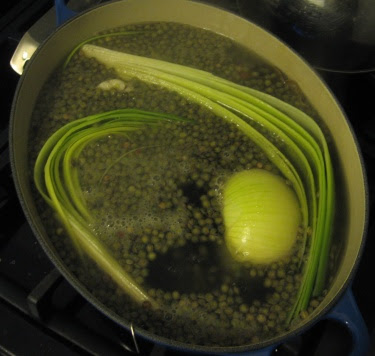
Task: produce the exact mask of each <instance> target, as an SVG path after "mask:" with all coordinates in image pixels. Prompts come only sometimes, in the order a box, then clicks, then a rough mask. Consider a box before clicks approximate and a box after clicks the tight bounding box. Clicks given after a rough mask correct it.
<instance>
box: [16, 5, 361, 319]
mask: <svg viewBox="0 0 375 356" xmlns="http://www.w3.org/2000/svg"><path fill="white" fill-rule="evenodd" d="M177 2H179V4H178V5H177V4H176V3H177ZM145 21H174V22H181V23H186V24H190V25H194V26H198V27H203V28H206V29H209V30H212V31H215V32H218V33H221V34H223V35H224V36H227V37H230V38H232V39H233V40H235V41H237V42H239V43H241V44H242V45H244V46H246V47H248V48H250V49H251V50H253V51H255V52H256V53H257V54H259V55H260V56H261V57H263V58H265V59H266V60H267V61H268V62H269V63H271V64H272V65H274V66H276V67H278V68H279V69H280V70H281V71H282V72H284V73H285V74H286V75H287V76H288V77H289V78H290V79H292V80H294V81H295V82H296V83H298V85H299V86H300V88H301V90H302V91H303V93H304V94H305V95H306V96H307V97H308V99H309V101H310V103H311V104H312V105H313V107H314V108H315V109H316V110H317V111H318V113H319V115H320V116H321V118H322V119H323V120H324V121H325V123H326V125H327V126H328V128H329V130H330V132H331V133H332V136H333V139H334V141H335V146H336V150H337V153H338V155H337V160H338V164H339V166H340V171H341V172H342V175H343V176H342V177H341V178H342V181H343V189H344V192H343V195H344V196H345V198H346V199H347V204H346V205H347V207H348V208H347V209H348V211H347V212H346V216H347V221H346V229H345V230H344V236H341V237H340V238H341V239H342V240H343V241H346V242H347V244H346V248H345V250H344V253H343V258H342V263H341V266H340V269H339V271H338V274H337V277H336V279H335V280H334V281H333V283H332V286H331V288H330V290H329V293H328V295H327V297H326V298H325V300H324V301H323V303H322V304H321V305H320V307H318V309H317V310H316V311H315V313H314V314H313V315H312V316H315V315H316V314H318V313H319V312H321V311H322V310H323V308H325V307H326V306H327V305H328V304H329V303H330V301H331V300H332V299H333V298H334V297H335V296H336V295H337V293H338V292H339V291H341V289H342V287H343V286H344V285H345V284H346V282H347V280H348V278H349V275H350V272H351V270H352V269H353V266H354V264H355V262H356V259H357V257H358V253H359V251H360V247H361V241H362V235H363V231H364V227H365V215H366V214H365V202H366V197H365V187H364V177H363V174H364V173H363V168H362V166H361V161H360V159H359V156H358V151H357V146H356V143H355V140H354V138H353V135H352V133H351V130H350V127H349V125H348V124H347V122H346V120H345V118H344V116H343V113H342V112H341V110H340V108H339V106H338V105H337V103H336V102H335V100H334V98H333V97H332V95H331V93H330V92H329V90H328V89H327V88H326V87H325V85H324V84H323V82H322V81H321V80H320V79H319V78H318V76H317V75H316V74H315V73H314V71H313V70H312V69H311V68H310V67H309V66H308V65H307V64H306V63H304V62H303V61H302V60H301V59H300V58H299V57H298V56H297V55H296V54H295V53H293V52H292V51H291V50H289V49H288V48H287V47H286V46H285V45H284V44H282V43H281V42H279V41H278V40H276V39H275V38H274V37H273V36H271V35H270V34H269V33H267V32H265V31H263V30H261V29H260V28H259V27H257V26H255V25H253V24H250V23H249V22H247V21H246V20H244V19H241V18H239V17H237V16H234V15H232V14H230V13H228V12H225V11H223V10H220V9H216V8H212V7H209V6H206V5H202V4H199V3H194V2H190V1H183V0H133V1H132V0H130V1H119V2H114V3H109V4H107V5H105V6H102V7H98V8H96V9H94V10H93V11H91V12H89V13H86V14H84V15H82V16H80V17H79V19H77V20H73V21H71V22H69V23H67V24H66V25H64V26H63V28H62V29H60V31H58V32H56V33H55V34H54V35H53V36H52V37H50V38H49V40H47V42H46V43H45V44H44V45H43V46H42V47H41V48H40V49H39V50H38V51H37V52H36V54H35V58H33V60H32V61H31V63H30V66H29V68H28V69H27V70H26V71H25V72H24V76H23V78H22V85H21V87H20V90H19V93H18V98H17V102H16V103H15V104H16V105H15V111H14V114H13V127H12V130H13V131H12V140H13V144H12V147H15V146H16V150H15V151H14V152H12V153H13V155H14V162H15V166H16V168H17V180H18V184H19V189H21V195H22V196H23V198H24V200H26V202H28V207H29V208H30V207H32V203H31V202H32V198H31V193H30V189H29V188H28V187H29V183H28V175H27V137H28V129H29V121H30V116H31V112H32V109H33V106H34V104H35V101H36V99H37V94H38V92H39V91H40V89H41V86H42V85H43V83H44V81H45V80H46V79H47V78H48V76H49V75H50V73H51V72H52V70H53V69H55V68H56V66H57V65H58V64H60V63H61V62H62V60H63V58H64V57H65V56H66V55H67V53H69V51H70V50H71V49H72V48H73V47H74V45H75V44H77V43H79V42H81V41H82V40H84V39H86V38H88V37H89V36H90V35H92V34H93V33H96V32H98V31H102V30H105V29H108V28H113V27H116V26H122V25H125V24H129V23H137V22H145ZM19 103H22V105H19ZM35 212H36V210H35V208H34V210H33V209H32V208H31V209H30V213H31V214H33V215H36V214H35ZM39 232H40V233H41V234H43V233H44V232H43V231H39Z"/></svg>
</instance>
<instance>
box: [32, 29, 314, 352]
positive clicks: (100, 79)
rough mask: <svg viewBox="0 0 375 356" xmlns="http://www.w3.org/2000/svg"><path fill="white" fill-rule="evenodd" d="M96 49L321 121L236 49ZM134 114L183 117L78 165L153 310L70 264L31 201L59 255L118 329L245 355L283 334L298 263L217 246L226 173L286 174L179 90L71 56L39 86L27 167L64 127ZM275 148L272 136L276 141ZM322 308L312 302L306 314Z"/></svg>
mask: <svg viewBox="0 0 375 356" xmlns="http://www.w3.org/2000/svg"><path fill="white" fill-rule="evenodd" d="M118 31H134V33H133V34H128V35H126V36H113V37H111V36H108V37H105V38H100V39H97V40H96V41H93V44H97V45H100V46H105V47H107V48H110V49H115V50H119V51H125V52H128V53H133V54H137V55H141V56H146V57H151V58H158V59H163V60H166V61H171V62H175V63H179V64H183V65H186V66H192V67H195V68H199V69H203V70H205V71H209V72H211V73H213V74H215V75H218V76H221V77H223V78H226V79H229V80H231V81H233V82H236V83H239V84H241V85H246V86H249V87H251V88H254V89H258V90H261V91H263V92H266V93H269V94H272V95H274V96H276V97H278V98H280V99H282V100H284V101H287V102H289V103H291V104H292V105H294V106H296V107H298V108H300V109H301V110H303V111H305V112H307V113H309V114H310V115H312V116H315V117H316V114H315V113H314V111H313V109H312V108H311V107H310V106H309V104H308V102H307V100H306V99H305V98H304V96H303V95H302V93H301V92H300V91H299V89H298V86H297V85H296V84H295V83H294V82H292V81H290V80H288V78H286V77H285V75H284V74H283V73H281V72H280V71H279V70H278V69H276V68H273V67H271V66H269V65H268V64H267V63H265V62H264V61H262V60H261V59H260V58H258V57H257V56H256V55H255V54H253V53H250V52H249V51H248V50H246V49H244V48H242V47H241V46H239V45H237V44H236V43H234V42H233V41H231V40H230V39H228V38H225V37H223V36H220V35H217V34H214V33H212V32H209V31H206V30H202V29H197V28H193V27H190V26H186V25H181V24H176V23H148V24H137V25H130V26H126V27H124V28H121V29H113V30H111V31H110V32H118ZM122 108H137V109H142V110H149V111H156V112H165V113H169V114H175V115H178V116H180V117H184V118H187V119H190V120H191V121H189V122H185V121H184V122H169V123H167V124H165V123H163V124H160V125H152V126H149V127H147V126H146V127H145V128H143V129H142V130H137V131H134V132H130V133H129V134H128V135H122V136H120V135H109V136H108V137H105V138H101V139H99V140H97V141H95V142H93V143H91V144H89V145H88V146H87V147H85V149H84V150H83V151H82V153H81V155H80V157H79V159H78V160H77V162H75V164H76V166H77V167H78V171H79V179H80V184H81V187H82V190H83V192H84V198H85V201H86V203H87V206H88V208H89V209H90V211H91V212H92V214H93V215H94V216H95V217H96V222H95V224H94V225H93V226H92V229H93V231H95V233H96V235H97V236H98V237H99V238H100V240H101V241H102V242H103V243H104V244H105V245H106V246H107V247H108V249H109V250H110V251H111V253H112V254H113V256H115V257H116V260H118V261H119V263H120V264H121V265H122V266H123V268H124V269H125V270H126V271H127V272H128V273H129V274H130V275H131V276H132V277H133V278H134V280H135V281H136V282H137V283H138V284H139V285H141V286H142V287H143V288H144V289H145V290H147V293H148V294H149V295H150V297H152V298H153V299H154V300H156V301H157V303H158V305H161V306H165V307H163V308H160V309H156V310H155V309H154V308H151V307H150V305H148V304H147V303H144V305H143V306H142V307H140V306H139V305H137V304H136V303H134V302H132V301H131V300H130V299H129V297H128V296H127V295H125V294H124V293H123V292H122V291H121V290H120V289H119V288H118V287H117V286H116V285H115V284H114V283H113V282H112V281H111V279H110V277H109V276H107V275H106V274H104V273H103V272H102V271H101V270H100V269H99V268H98V267H97V266H96V265H95V263H94V262H93V261H91V260H90V259H89V258H85V257H82V256H80V255H79V254H77V251H76V250H75V248H74V246H73V245H72V242H71V240H70V239H69V237H68V236H66V235H65V232H64V229H62V228H61V226H60V225H59V222H58V221H57V220H56V219H53V212H52V211H51V210H50V209H49V208H48V207H47V206H46V205H45V203H44V202H43V201H42V199H41V198H40V197H39V196H38V194H36V193H35V199H36V201H37V202H38V207H39V211H40V213H41V216H42V219H43V221H44V224H45V226H46V228H47V230H48V232H49V236H50V238H51V241H52V243H53V245H54V247H55V248H56V250H57V251H58V254H59V256H60V257H61V258H62V260H63V261H64V263H65V264H66V265H67V267H68V268H69V270H70V271H72V272H73V273H74V274H75V275H76V276H77V278H78V279H79V280H80V281H81V282H82V283H83V284H84V285H85V286H86V287H87V288H88V290H89V291H90V292H91V293H92V294H93V295H94V296H95V297H96V298H97V299H98V300H99V301H100V302H102V303H103V304H104V305H106V306H107V307H108V308H110V309H112V310H114V311H115V312H116V313H117V314H118V315H119V316H121V317H122V318H123V319H124V320H125V321H126V322H128V323H133V325H134V326H135V327H137V328H142V329H144V330H146V331H148V332H151V333H154V334H156V335H158V336H161V337H164V338H167V339H171V340H176V341H181V342H184V343H191V344H195V345H204V346H239V345H247V344H250V343H257V342H261V341H265V340H267V339H270V338H272V337H274V336H275V335H280V334H282V333H284V332H286V331H287V330H288V327H289V326H288V324H287V323H286V320H287V317H288V311H289V310H290V308H291V307H292V305H293V302H294V300H295V298H296V294H297V291H298V288H299V285H300V282H301V270H300V266H299V259H298V258H297V257H296V256H297V254H298V249H299V246H300V240H301V236H298V237H297V242H296V244H295V246H294V248H293V253H292V254H291V255H290V256H288V257H286V258H283V259H282V260H280V261H278V262H273V263H271V264H269V265H267V266H259V265H253V264H250V263H239V262H236V261H234V260H233V259H231V257H230V255H229V254H228V252H227V251H226V247H225V244H224V225H223V218H222V215H221V204H222V194H221V190H222V187H223V183H224V182H225V180H226V178H227V177H228V176H229V175H231V174H233V173H234V172H239V171H242V170H246V169H251V168H258V169H265V170H268V171H271V172H273V173H275V174H280V173H279V171H278V169H277V168H276V167H275V166H274V165H273V164H272V163H271V162H270V161H269V160H268V159H267V157H266V155H265V154H264V153H263V152H262V150H261V149H260V148H259V147H258V146H256V145H255V144H254V142H252V140H251V139H250V138H249V137H247V136H246V135H244V134H243V133H242V132H241V131H239V130H238V129H237V127H236V126H235V125H233V124H230V123H228V122H225V121H224V120H222V119H221V118H218V117H216V116H215V115H214V114H213V113H212V112H211V111H209V110H208V109H206V108H203V107H201V106H199V105H197V104H194V103H191V102H189V101H188V100H186V99H185V98H182V97H181V96H179V95H178V94H177V93H174V92H169V91H167V90H165V89H160V87H158V86H156V85H151V84H146V83H144V82H141V81H139V80H137V79H130V80H129V81H124V80H120V79H119V78H117V76H116V74H115V72H114V71H112V70H109V69H107V68H105V67H104V66H103V65H101V64H99V63H98V62H96V61H95V60H94V59H89V58H86V57H84V56H83V55H82V54H80V53H79V52H78V53H77V54H76V55H75V56H74V57H73V58H72V60H71V61H70V63H69V65H68V66H67V67H66V68H65V69H64V70H62V69H61V68H60V69H58V70H57V71H56V72H55V73H54V74H53V76H52V77H51V78H50V80H49V81H48V82H47V83H46V84H45V86H44V88H43V90H42V92H41V94H40V97H39V100H38V103H37V106H36V108H35V111H34V114H33V120H32V123H33V127H32V132H33V133H32V137H33V139H32V141H31V142H30V150H31V158H32V159H31V166H33V164H34V162H35V158H36V156H37V154H38V152H39V150H40V149H41V147H42V145H43V143H44V142H45V140H46V139H47V138H48V137H49V136H50V135H51V134H52V133H53V132H55V131H56V130H57V129H58V128H60V127H62V126H63V125H65V124H66V123H68V122H70V121H72V120H75V119H78V118H81V117H85V116H88V115H92V114H96V113H99V112H104V111H109V110H115V109H122ZM270 139H272V140H276V138H270ZM318 304H319V298H318V299H313V300H312V301H311V307H310V310H311V309H312V308H314V307H316V306H317V305H318Z"/></svg>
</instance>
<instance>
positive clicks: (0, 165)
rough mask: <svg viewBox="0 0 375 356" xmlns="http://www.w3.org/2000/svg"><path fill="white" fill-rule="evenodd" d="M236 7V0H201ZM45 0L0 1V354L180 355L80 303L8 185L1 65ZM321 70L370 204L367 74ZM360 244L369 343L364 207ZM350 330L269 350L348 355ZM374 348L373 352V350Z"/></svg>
mask: <svg viewBox="0 0 375 356" xmlns="http://www.w3.org/2000/svg"><path fill="white" fill-rule="evenodd" d="M206 2H211V3H215V4H218V5H220V6H222V7H224V8H227V9H229V10H231V11H233V12H239V11H240V7H239V6H238V5H239V2H238V1H236V0H221V1H219V0H216V1H215V0H211V1H206ZM52 5H53V3H52V1H50V0H39V1H38V2H35V1H32V0H20V1H14V2H1V3H0V68H1V86H0V90H1V95H0V103H1V108H2V111H3V115H2V117H1V119H0V219H1V220H0V221H1V229H0V355H49V354H54V355H128V354H129V355H130V354H135V353H139V354H141V355H177V354H178V355H182V354H183V353H182V352H175V351H169V350H165V349H164V348H163V347H160V346H157V345H153V344H151V343H149V342H146V341H144V340H138V339H134V338H133V336H132V334H131V332H129V331H127V330H124V329H123V328H121V327H120V326H118V325H117V324H115V323H114V322H112V321H111V320H109V319H107V318H106V317H105V316H104V315H103V314H102V313H100V312H99V311H97V309H95V308H94V307H93V306H92V305H91V304H89V303H88V302H87V301H85V300H84V299H83V298H82V297H81V296H80V295H79V294H78V293H77V292H76V291H75V290H74V289H73V288H72V287H71V286H70V285H69V284H68V283H67V282H66V281H65V280H64V279H63V278H62V277H61V276H60V274H59V273H58V272H57V270H56V269H55V268H54V266H53V265H52V263H51V262H50V260H49V259H48V257H47V256H46V255H45V253H44V252H43V250H42V248H41V247H40V245H39V244H38V242H37V240H36V238H35V236H34V235H33V233H32V231H31V229H30V227H29V225H28V224H27V222H26V220H25V217H24V215H23V212H22V208H21V206H20V204H19V202H18V199H17V195H16V192H15V189H14V186H13V181H12V176H11V170H10V164H9V147H8V125H9V116H10V109H11V102H12V98H13V95H14V92H15V88H16V85H17V82H18V78H19V77H18V75H17V74H16V73H15V72H13V71H12V69H11V68H10V65H9V61H10V58H11V56H12V55H13V52H14V50H15V49H16V46H17V44H18V41H19V40H20V38H21V36H22V35H23V33H24V32H25V31H26V30H27V29H28V28H29V27H30V26H31V25H32V24H33V23H34V22H35V21H36V20H37V19H38V17H40V16H41V15H43V14H44V13H45V11H47V10H48V9H49V8H50V7H51V6H52ZM321 75H322V76H323V78H324V79H325V80H326V82H327V83H328V85H329V86H330V87H331V89H332V90H333V92H334V93H335V94H336V96H337V98H338V100H339V102H340V103H341V105H342V107H343V108H344V110H345V112H346V113H347V116H348V118H349V120H350V122H351V124H352V126H353V129H354V132H355V133H356V135H357V138H358V141H359V143H360V146H361V148H362V152H363V158H364V162H365V165H366V169H367V174H368V185H369V192H370V207H372V206H373V204H374V201H373V191H374V189H375V164H374V163H375V111H374V110H372V100H373V97H374V93H375V73H362V74H350V75H348V74H342V73H330V72H322V73H321ZM370 213H371V215H370V220H369V231H368V238H367V241H366V248H365V249H364V254H363V256H362V260H361V262H360V265H359V269H358V271H357V274H356V277H355V279H354V281H353V293H354V296H355V297H356V300H357V302H358V305H359V308H360V310H361V312H362V314H363V317H364V319H365V322H366V324H367V326H368V329H369V332H370V334H371V335H372V347H373V348H374V339H375V338H374V336H375V303H374V301H375V291H374V290H373V289H372V288H370V287H369V286H371V283H372V280H373V277H372V273H373V271H374V270H375V259H374V258H373V257H372V256H373V253H374V251H375V246H374V244H375V242H374V240H373V236H374V234H375V219H374V218H373V214H372V209H370ZM350 348H351V341H350V335H349V334H348V332H347V331H346V329H344V328H343V327H341V326H339V325H337V324H335V323H332V322H327V321H322V322H319V323H318V324H317V325H316V326H314V327H313V328H311V329H310V330H309V331H308V332H306V333H305V334H303V335H301V336H298V337H296V338H295V339H292V340H290V341H288V343H286V344H284V345H280V346H279V347H278V348H277V350H275V352H274V353H275V354H277V355H348V354H349V352H350V351H349V350H350ZM373 351H374V349H373Z"/></svg>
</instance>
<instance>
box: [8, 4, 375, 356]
mask: <svg viewBox="0 0 375 356" xmlns="http://www.w3.org/2000/svg"><path fill="white" fill-rule="evenodd" d="M129 1H130V2H131V1H132V0H114V1H110V2H106V3H101V4H98V5H96V6H94V7H92V8H90V9H88V10H86V11H84V12H82V13H80V14H78V15H77V16H75V17H74V18H72V19H70V20H68V21H67V22H66V23H64V24H62V25H61V26H60V27H58V28H56V29H55V30H54V31H53V32H52V33H51V34H50V35H49V36H48V37H47V38H46V39H45V40H44V41H43V43H42V44H41V46H40V47H38V48H37V50H36V51H35V53H34V55H33V56H32V58H31V59H30V60H29V61H28V63H26V65H25V69H24V73H23V74H22V76H21V78H20V80H19V82H18V84H17V88H16V91H15V96H14V100H13V103H12V107H11V115H10V126H9V146H10V150H9V152H10V163H11V170H12V175H13V180H14V183H15V188H16V192H17V195H18V197H19V200H20V203H21V206H22V209H23V211H24V213H25V216H26V219H27V221H28V223H29V225H30V226H31V229H32V231H33V233H34V235H35V236H36V238H37V240H38V242H39V243H40V245H41V246H42V248H43V250H44V252H45V253H46V255H47V256H48V257H49V259H50V260H51V261H52V262H53V264H54V265H55V266H56V267H57V269H58V270H59V272H60V273H61V274H62V275H63V276H64V278H65V279H66V281H68V283H70V284H71V285H72V286H73V288H74V289H75V290H76V291H77V292H78V293H79V294H81V295H82V296H83V297H84V298H85V299H86V300H87V301H88V302H90V303H91V304H92V305H93V306H94V307H95V308H96V309H98V310H99V311H100V312H102V313H103V314H104V315H105V316H107V317H109V318H110V319H111V320H112V321H114V322H115V323H116V324H118V325H120V326H121V327H123V328H125V329H127V330H128V331H129V332H132V329H134V330H135V333H136V334H139V336H141V337H143V338H145V339H147V340H149V341H152V342H155V343H157V344H161V345H164V346H166V347H169V348H173V349H177V350H183V351H193V352H202V353H208V354H210V353H215V354H216V353H228V352H245V351H253V350H261V349H263V348H266V347H269V346H275V347H276V346H277V345H279V344H282V343H283V342H285V341H286V340H288V339H289V338H292V337H294V336H296V335H298V334H301V333H304V332H306V331H307V330H308V329H310V328H311V327H312V326H313V325H314V324H316V323H317V322H319V321H320V320H322V319H324V315H326V314H327V313H328V312H329V311H330V310H332V309H333V308H334V306H335V305H336V304H337V302H338V301H339V300H340V298H341V297H342V295H343V294H344V292H345V291H346V290H347V289H348V288H350V285H351V282H352V280H353V278H354V275H355V272H356V270H357V268H358V265H359V262H360V257H361V255H362V253H363V249H364V245H365V240H366V232H367V227H368V218H369V193H368V182H367V176H366V169H365V165H364V161H363V157H362V154H361V150H360V146H359V143H358V140H357V139H356V136H355V132H354V130H353V127H352V125H351V124H350V121H349V120H348V118H347V116H346V114H345V112H344V111H343V109H342V107H341V105H340V103H339V102H338V100H337V99H336V97H335V95H334V94H333V92H332V91H331V89H330V88H329V87H328V85H327V84H326V83H325V81H324V80H323V78H322V77H321V75H320V74H319V73H318V72H316V71H315V70H314V69H313V68H312V67H311V66H310V65H309V64H308V63H307V62H306V60H305V59H303V58H302V57H301V56H300V55H299V54H298V53H297V52H295V51H294V50H293V49H292V48H291V47H290V46H289V45H287V44H286V43H285V42H284V41H283V40H281V39H280V38H279V37H277V35H275V34H272V33H271V32H269V31H268V30H266V29H264V28H261V27H260V26H258V25H257V24H254V23H252V22H251V21H249V20H247V19H245V18H243V17H241V16H239V15H237V14H234V13H232V12H231V11H228V10H222V11H225V12H227V13H229V14H230V15H231V16H235V17H239V18H241V19H244V20H246V21H247V22H249V23H251V24H252V25H253V26H255V27H257V28H258V29H259V30H261V31H264V32H267V33H269V34H270V35H271V36H272V37H274V38H276V39H277V40H278V41H279V42H280V43H281V44H282V45H283V46H284V47H287V48H288V49H289V51H290V52H292V53H293V54H294V56H296V57H298V58H299V60H300V61H301V62H304V63H305V64H308V66H309V67H310V68H311V69H312V70H313V71H314V73H315V75H316V76H317V77H318V78H319V79H320V81H321V82H323V83H324V85H325V87H326V89H327V90H328V91H329V93H330V94H331V96H332V98H333V99H334V100H335V102H336V104H337V105H338V106H339V108H340V110H341V113H342V116H343V118H344V120H345V122H346V124H347V125H348V127H349V129H350V133H351V135H352V137H353V139H354V141H355V149H356V153H357V155H358V159H359V162H360V165H361V167H362V172H363V174H362V177H363V186H364V191H365V198H364V214H365V216H364V221H365V222H364V228H363V231H362V236H361V243H360V247H359V252H358V255H357V258H356V260H355V262H354V264H353V266H352V268H351V271H350V273H349V274H348V275H347V278H346V280H345V282H344V283H343V285H342V288H341V289H340V290H339V292H338V293H337V294H336V295H335V296H334V297H333V298H332V299H331V300H330V301H329V302H328V304H327V305H326V306H325V307H324V308H322V309H321V310H320V311H319V312H318V313H317V314H316V315H315V316H314V317H312V318H311V319H309V320H308V321H305V322H303V323H302V324H300V325H299V326H296V327H294V328H293V329H292V330H291V331H288V332H285V333H283V334H281V335H278V336H276V337H274V338H272V339H267V340H266V341H262V342H259V343H254V344H249V345H241V346H230V347H214V346H201V345H193V344H188V343H183V342H179V341H174V340H171V339H168V338H165V337H162V336H158V335H156V334H154V333H150V332H148V331H147V330H144V329H141V328H138V327H136V326H133V325H132V323H131V322H129V321H126V320H124V318H123V317H121V316H119V315H118V314H116V313H115V312H114V311H113V310H111V309H110V308H109V307H107V306H106V305H105V304H103V303H101V302H100V301H99V300H97V299H96V298H95V297H94V296H93V295H92V294H91V293H90V291H89V290H88V289H87V288H86V286H85V285H84V284H82V282H81V281H80V280H79V279H78V278H76V277H75V276H74V275H73V274H72V272H70V271H69V269H68V268H67V267H66V266H65V264H64V263H63V262H62V261H61V260H60V257H59V256H58V254H57V253H55V251H54V250H53V248H51V246H50V245H49V243H48V241H46V239H45V238H44V237H43V236H42V233H41V229H40V226H39V223H38V221H37V219H36V217H35V216H34V214H33V213H32V212H31V211H30V208H29V204H28V202H27V199H25V197H24V192H23V187H22V185H21V183H20V179H19V172H18V168H17V164H16V160H15V153H14V151H15V146H16V144H15V142H16V138H15V134H14V131H15V125H16V114H15V112H16V107H17V106H18V97H19V93H20V91H21V90H22V88H23V83H24V81H25V77H26V75H27V73H28V72H29V71H31V70H32V66H33V63H34V62H35V61H37V60H38V54H39V53H40V52H41V51H42V50H43V48H44V47H45V46H46V44H47V43H49V42H50V41H53V39H54V38H55V36H56V34H57V33H61V32H63V31H64V28H66V27H67V26H69V25H70V24H71V23H74V22H79V21H80V19H82V18H83V17H84V16H86V15H87V14H90V13H91V12H93V11H98V10H100V9H101V8H102V7H107V6H110V5H111V4H112V3H116V2H129ZM154 1H155V2H158V1H159V2H163V1H164V0H154ZM178 1H181V2H194V3H195V4H196V5H197V6H199V7H200V6H202V7H203V6H205V7H210V8H213V7H214V6H213V5H212V4H205V3H202V2H201V3H198V2H197V1H189V0H178Z"/></svg>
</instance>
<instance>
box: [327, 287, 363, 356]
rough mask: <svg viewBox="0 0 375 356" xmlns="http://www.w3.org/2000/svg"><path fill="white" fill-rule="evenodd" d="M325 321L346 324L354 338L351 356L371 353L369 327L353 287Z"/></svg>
mask: <svg viewBox="0 0 375 356" xmlns="http://www.w3.org/2000/svg"><path fill="white" fill-rule="evenodd" d="M325 319H331V320H336V321H338V322H340V323H342V324H344V325H345V326H346V327H347V328H348V329H349V331H350V333H351V335H352V338H353V348H352V351H351V354H350V356H363V355H366V354H367V353H368V352H369V349H370V337H369V333H368V329H367V326H366V324H365V321H364V320H363V317H362V314H361V312H360V310H359V308H358V305H357V302H356V301H355V298H354V296H353V292H352V289H351V287H350V288H348V289H347V290H346V292H345V293H344V295H343V296H342V297H341V299H340V301H339V302H338V303H337V304H336V306H335V307H334V308H333V309H332V311H331V312H329V313H328V314H327V315H326V316H325Z"/></svg>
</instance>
